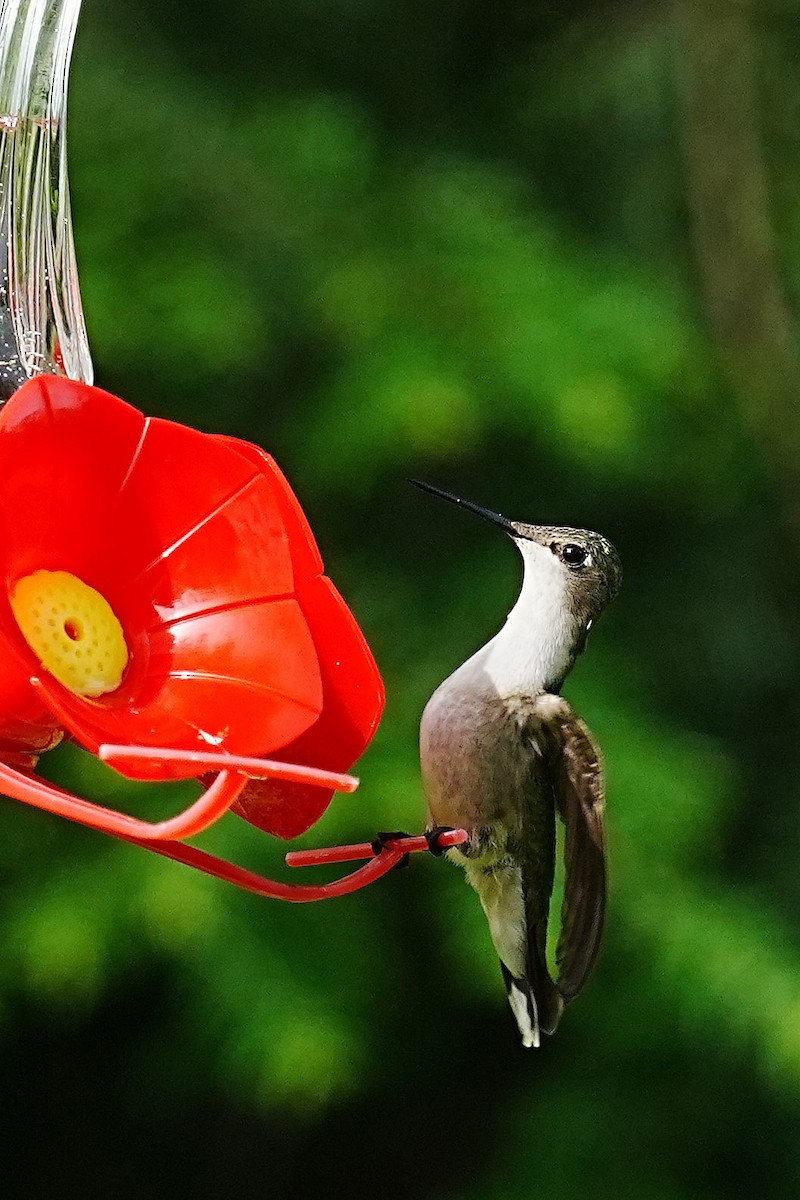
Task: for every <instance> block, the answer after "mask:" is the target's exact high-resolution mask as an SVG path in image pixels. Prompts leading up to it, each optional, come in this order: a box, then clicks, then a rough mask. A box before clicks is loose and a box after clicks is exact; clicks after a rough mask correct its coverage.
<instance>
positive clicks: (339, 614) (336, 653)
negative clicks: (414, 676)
mask: <svg viewBox="0 0 800 1200" xmlns="http://www.w3.org/2000/svg"><path fill="white" fill-rule="evenodd" d="M300 604H301V605H302V608H303V612H304V614H305V617H306V619H307V620H308V623H309V626H310V628H311V633H312V636H313V638H314V642H315V644H316V647H317V653H318V654H319V660H320V666H321V668H322V686H323V708H322V715H321V716H320V718H319V720H318V721H317V722H316V724H314V725H312V726H311V728H310V729H308V730H307V732H306V733H304V734H302V735H301V736H300V737H299V738H297V739H296V740H295V741H294V742H292V743H291V745H288V746H284V747H283V749H282V750H281V752H280V758H282V759H284V760H285V761H286V762H296V763H303V764H305V765H306V766H310V767H324V768H325V769H327V770H331V771H345V770H347V769H348V768H349V767H350V766H351V765H352V764H353V763H354V762H355V760H356V759H357V758H358V757H359V756H360V755H361V754H362V753H363V752H364V750H365V749H366V747H367V745H368V744H369V742H370V741H371V739H372V736H373V734H374V732H375V730H376V729H377V727H378V722H379V721H380V718H381V713H382V712H383V705H384V689H383V683H382V681H381V677H380V675H379V673H378V668H377V666H376V665H375V660H374V659H373V657H372V654H371V652H370V649H369V647H368V645H367V643H366V641H365V640H364V636H363V634H362V633H361V630H360V629H359V627H358V625H357V624H356V621H355V618H354V617H353V615H352V613H351V612H350V610H349V609H348V607H347V605H346V604H345V602H344V600H343V599H342V597H341V596H340V595H339V593H338V592H337V590H336V588H335V587H334V586H333V584H332V583H331V581H330V580H329V579H327V578H326V577H325V576H320V577H318V578H317V579H314V580H311V581H309V583H308V584H306V585H305V586H303V588H302V590H301V593H300ZM332 796H333V793H332V792H329V791H323V790H322V789H321V788H313V787H307V786H304V785H302V784H293V783H278V782H276V781H274V780H251V782H250V783H248V785H247V787H246V788H245V790H244V792H243V793H242V795H241V796H240V798H239V800H238V801H237V802H236V804H235V805H234V811H236V812H238V813H239V814H240V815H241V816H243V817H245V818H246V819H247V820H248V821H250V822H251V823H252V824H253V825H257V826H259V828H261V829H265V830H266V831H267V832H268V833H273V834H275V835H277V836H278V837H282V838H292V837H297V836H299V834H301V833H305V831H306V830H307V829H310V828H311V826H312V825H313V824H314V823H315V822H316V821H318V820H319V818H320V817H321V816H322V814H323V813H324V812H325V810H326V808H327V807H328V805H329V803H330V801H331V798H332Z"/></svg>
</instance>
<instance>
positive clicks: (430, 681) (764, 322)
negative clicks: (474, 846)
mask: <svg viewBox="0 0 800 1200" xmlns="http://www.w3.org/2000/svg"><path fill="white" fill-rule="evenodd" d="M748 10H749V6H748V4H747V3H744V2H742V3H735V2H734V0H730V2H729V3H725V2H722V0H720V2H719V3H716V4H715V3H710V2H709V0H699V2H698V3H696V4H692V3H691V2H690V0H685V2H684V3H682V4H678V5H677V6H673V5H670V4H666V3H665V4H660V3H655V2H653V3H645V2H642V3H625V2H624V0H618V2H616V3H606V4H602V3H597V2H595V3H589V2H588V0H586V2H584V3H581V2H580V0H568V2H567V0H565V2H564V3H560V4H544V3H536V2H534V0H531V2H530V3H527V4H525V3H520V2H519V0H499V2H497V3H489V2H488V0H336V2H333V0H330V2H327V3H326V2H324V0H294V2H293V3H288V2H287V0H267V2H266V3H255V2H254V0H225V3H220V4H219V5H215V4H212V3H210V2H209V0H197V2H196V3H192V4H188V3H164V2H163V0H161V2H156V0H124V2H123V0H103V2H101V0H86V4H85V10H84V13H83V16H82V18H81V26H80V29H79V34H78V40H77V45H76V52H75V61H74V71H73V80H72V103H71V110H70V147H71V149H70V156H71V179H72V196H73V206H74V214H75V227H76V238H77V244H78V258H79V263H80V268H81V279H82V287H83V295H84V304H85V309H86V316H87V323H88V327H89V333H90V341H91V345H92V351H93V355H94V360H95V366H96V378H97V382H98V383H99V384H100V385H102V386H104V387H106V388H108V389H110V390H112V391H115V392H117V393H118V394H119V395H121V396H123V397H125V398H126V399H127V400H129V401H131V402H132V403H134V404H136V405H137V406H139V407H140V408H142V409H144V410H146V411H147V412H149V413H154V414H160V415H163V416H167V417H171V418H175V419H178V420H183V421H187V422H189V423H191V424H194V425H196V426H199V427H200V428H202V429H208V430H214V431H221V432H225V433H231V434H236V435H239V436H242V437H245V438H248V439H250V440H252V441H255V442H258V443H260V444H261V445H263V446H265V447H267V448H268V449H269V450H270V451H271V452H272V453H274V455H275V456H276V458H277V459H278V461H279V462H280V464H281V465H282V467H283V469H284V470H285V471H286V473H287V474H288V476H289V477H290V479H291V480H292V482H293V484H294V486H295V488H296V490H297V492H298V494H299V496H300V497H301V499H302V502H303V503H304V505H305V507H306V510H307V512H308V513H309V516H310V518H311V520H312V524H313V526H314V529H315V531H316V533H317V535H318V538H319V541H320V544H321V547H322V550H323V553H324V555H325V558H326V563H327V566H328V570H329V572H330V574H331V575H332V577H333V578H334V580H335V581H336V582H337V584H338V585H339V587H340V588H341V590H342V591H343V592H344V594H345V595H346V597H347V598H348V600H349V602H350V604H351V606H352V607H353V609H354V611H355V612H356V614H357V616H358V618H359V620H360V621H361V623H362V625H363V627H364V629H365V631H366V632H367V635H368V637H369V639H370V642H371V644H372V646H373V648H374V651H375V654H376V656H377V659H378V661H379V663H380V665H381V668H382V670H383V672H384V675H385V679H386V683H387V690H388V705H387V711H386V716H385V719H384V722H383V724H382V726H381V729H380V731H379V733H378V736H377V737H376V739H375V742H374V745H373V747H372V749H371V750H370V751H369V753H368V755H367V756H366V757H365V758H364V760H363V762H362V763H361V765H360V768H359V772H360V774H361V777H362V780H363V782H362V787H361V790H360V791H359V792H358V793H357V794H356V796H355V797H352V798H346V797H342V798H340V799H339V800H338V801H337V802H336V803H335V804H334V806H333V808H332V809H331V811H330V812H329V814H328V815H327V816H326V817H325V818H324V820H323V821H322V822H321V823H320V824H319V825H318V826H317V827H316V828H315V829H314V830H312V832H311V833H310V834H309V835H308V836H307V837H306V838H305V839H304V843H305V844H309V845H319V844H330V843H335V842H337V841H339V840H342V839H344V840H349V839H352V838H356V839H359V838H361V837H364V836H371V834H372V833H373V832H374V831H375V830H377V829H380V828H396V827H406V828H411V829H416V828H419V827H420V826H421V823H422V820H423V803H422V798H421V792H420V786H419V782H418V768H417V760H416V728H417V723H418V719H419V714H420V712H421V709H422V707H423V705H424V703H425V700H426V699H427V697H428V695H429V694H430V692H431V691H432V690H433V688H434V687H435V685H436V684H437V683H438V682H439V681H440V680H441V679H442V678H443V677H444V676H445V675H446V674H448V673H449V672H450V671H451V670H452V669H453V668H454V667H455V666H456V665H457V664H458V663H459V662H461V661H462V660H463V659H464V658H465V657H466V656H467V655H468V654H469V653H471V652H472V651H473V650H474V649H475V648H476V647H477V646H478V645H479V644H481V642H483V641H485V640H486V639H487V638H488V637H489V636H491V635H492V634H493V633H494V632H495V631H496V629H497V628H498V626H499V624H500V623H501V622H502V619H503V617H504V615H505V613H506V612H507V611H508V609H509V607H510V605H511V603H512V602H513V599H514V596H515V588H516V587H517V584H518V580H519V566H518V563H517V561H516V560H515V555H514V551H513V549H512V547H511V546H510V545H509V544H508V542H507V541H506V540H505V539H503V538H502V537H501V536H500V535H499V534H498V533H497V531H494V530H492V529H491V528H490V527H489V526H486V525H484V524H482V523H481V522H479V521H471V520H470V519H469V518H468V517H467V516H466V515H465V514H462V513H458V512H456V511H455V510H454V509H451V508H449V507H447V506H445V505H443V504H438V503H437V502H436V501H434V500H433V499H432V498H430V497H427V496H424V495H422V494H421V493H418V492H415V491H414V490H413V489H412V488H410V487H409V486H408V485H407V483H406V479H407V477H408V476H419V477H422V478H424V479H429V480H430V481H432V482H434V483H437V484H439V485H440V486H444V487H447V488H450V489H451V490H453V491H456V492H458V493H460V494H462V495H465V496H466V497H468V498H470V499H473V500H476V501H478V502H481V503H484V504H487V505H489V506H490V507H493V508H496V509H499V510H501V511H502V512H504V513H506V514H507V515H508V516H510V517H513V518H516V519H519V520H527V521H535V522H542V523H558V524H575V525H587V526H589V527H591V528H595V529H598V530H600V531H601V532H603V533H604V534H606V535H607V536H609V537H610V538H611V539H612V540H613V541H614V543H615V544H616V545H617V547H618V549H619V551H620V553H621V556H622V559H623V562H624V566H625V572H626V574H625V581H624V586H623V591H622V593H621V595H620V597H619V599H618V601H617V602H616V604H615V605H614V607H613V608H612V610H611V611H610V612H609V614H608V615H607V616H606V617H605V618H604V620H603V621H602V623H601V624H600V626H599V628H598V629H597V630H596V632H595V633H594V634H593V637H592V643H591V645H590V648H589V653H588V655H587V656H586V658H585V659H583V660H581V662H580V664H579V666H578V668H577V669H576V671H575V674H574V678H571V679H570V680H569V681H568V684H567V687H566V689H565V690H566V694H567V695H568V697H569V698H570V699H571V700H572V701H573V702H574V703H575V704H576V705H577V706H578V707H579V709H580V711H581V712H582V713H583V714H584V715H585V717H586V718H587V720H588V721H589V723H590V725H591V727H592V728H593V730H594V731H595V733H596V734H597V736H598V738H599V739H600V741H601V744H602V746H603V747H604V751H605V756H606V760H607V769H608V780H609V820H610V827H611V867H612V893H611V908H610V919H609V926H608V934H607V939H606V944H605V951H604V954H603V956H602V959H601V962H600V965H599V968H598V970H597V972H596V975H595V977H594V978H593V980H592V982H591V984H590V986H589V987H588V988H587V990H586V992H585V993H584V995H583V996H582V997H581V999H580V1000H579V1001H578V1002H577V1003H576V1004H575V1005H574V1008H572V1009H571V1010H570V1011H569V1012H568V1014H567V1016H566V1019H565V1020H564V1023H563V1026H562V1028H561V1029H560V1030H559V1032H558V1035H557V1036H556V1037H555V1038H554V1039H552V1040H548V1041H547V1042H546V1043H545V1045H544V1047H543V1049H541V1050H540V1051H539V1052H537V1053H533V1052H524V1051H523V1050H522V1049H521V1048H520V1047H519V1046H518V1043H517V1038H516V1032H515V1029H514V1026H513V1021H512V1018H511V1015H510V1013H509V1012H508V1011H507V1007H506V1002H505V999H504V996H503V988H502V984H501V981H500V978H499V972H498V970H497V965H496V961H495V957H494V954H493V952H492V950H491V947H490V944H489V940H488V936H487V933H486V930H485V928H484V926H483V922H482V918H481V916H480V912H479V909H478V905H477V902H476V900H475V897H474V896H473V895H471V894H470V893H469V892H468V891H467V889H466V888H465V886H464V884H463V882H462V880H461V878H460V876H459V875H458V874H457V873H456V872H455V871H454V870H452V869H450V868H448V867H447V866H446V865H443V864H441V863H437V862H434V861H432V860H427V861H424V860H417V861H415V862H414V864H413V867H412V869H411V870H410V871H408V872H404V873H396V874H394V875H392V876H390V877H389V878H388V879H386V880H384V881H383V882H382V883H380V884H378V885H376V886H375V887H374V888H373V889H371V890H368V891H365V892H363V893H361V894H359V895H357V896H354V897H351V898H349V899H346V900H340V901H336V902H332V903H330V904H324V905H309V906H299V907H294V906H288V905H281V904H278V903H273V902H270V901H265V900H257V899H255V898H254V897H252V896H249V895H246V894H244V893H239V892H237V891H235V890H234V889H233V888H230V887H226V886H225V885H223V884H220V883H217V882H215V881H213V880H210V879H207V878H204V877H202V876H200V875H196V874H194V873H192V872H190V871H188V870H186V869H184V868H182V867H180V866H178V865H176V864H172V863H169V862H167V861H164V860H161V859H158V858H156V857H151V856H149V855H147V854H146V853H145V852H143V851H138V850H136V849H134V848H131V847H125V846H122V845H117V844H115V843H113V842H111V841H108V840H104V839H103V838H102V837H101V836H100V835H94V834H92V833H89V832H87V831H85V830H81V829H77V828H73V827H72V826H70V825H68V824H66V823H64V822H60V821H58V820H57V819H55V818H52V817H48V816H45V815H43V814H40V813H36V812H33V811H30V810H26V809H25V808H24V807H23V806H21V805H16V804H13V803H12V802H10V801H9V802H3V803H2V807H1V808H0V1088H1V1089H2V1091H1V1101H0V1103H1V1104H2V1117H1V1118H0V1181H3V1177H5V1180H4V1193H3V1194H4V1195H8V1196H9V1197H11V1196H13V1197H33V1198H35V1200H39V1197H42V1198H43V1197H70V1198H71V1197H73V1196H74V1197H81V1198H84V1197H90V1196H103V1197H108V1198H110V1200H113V1198H116V1197H120V1198H125V1200H127V1198H128V1197H131V1198H132V1197H136V1198H137V1200H145V1198H146V1200H150V1198H151V1197H153V1198H155V1197H159V1198H161V1197H170V1198H173V1197H174V1198H176V1200H182V1198H183V1197H187V1198H188V1197H190V1196H191V1197H193V1198H194V1197H201V1198H205V1197H212V1196H213V1197H232V1196H238V1197H241V1198H242V1200H251V1198H252V1200H255V1198H256V1197H259V1198H260V1197H269V1198H270V1200H284V1198H285V1200H300V1198H305V1197H315V1196H326V1195H332V1196H351V1197H356V1198H362V1197H364V1198H365V1197H368V1196H374V1195H378V1196H379V1197H381V1200H395V1198H398V1200H399V1198H400V1197H403V1198H404V1200H423V1198H425V1200H427V1198H433V1197H436V1198H441V1200H512V1198H516V1197H520V1198H523V1197H525V1198H527V1197H529V1196H536V1197H563V1198H568V1200H572V1198H573V1197H583V1196H588V1197H597V1198H598V1200H603V1198H606V1197H608V1198H609V1200H611V1198H613V1200H722V1198H729V1197H749V1196H751V1195H761V1196H766V1197H769V1198H770V1200H784V1198H786V1200H789V1198H794V1197H796V1196H797V1192H798V1187H799V1186H800V1136H799V1135H800V1122H799V1121H798V1111H799V1106H800V935H799V934H798V909H800V884H799V883H798V870H797V861H798V852H799V851H800V835H799V833H798V828H799V826H800V813H799V812H798V785H797V775H798V761H797V760H798V744H799V743H800V692H798V686H797V680H798V665H799V664H798V636H797V614H798V592H800V587H799V586H798V580H799V578H800V573H799V571H798V568H800V519H798V513H800V415H799V414H800V389H798V388H797V386H796V385H797V381H798V378H800V374H798V372H797V363H796V347H795V343H794V338H795V332H796V331H795V327H794V319H793V315H792V313H793V308H794V304H795V302H796V300H797V290H798V286H799V285H800V236H799V235H800V188H799V187H798V184H800V82H798V74H797V67H796V63H797V59H798V49H799V48H800V25H799V24H798V17H800V7H799V6H798V4H797V3H796V0H772V3H770V4H768V5H760V6H758V9H757V17H756V16H751V19H750V20H748ZM795 450H798V453H795ZM45 768H46V770H47V772H48V773H50V774H51V775H53V776H55V777H58V778H59V779H61V780H66V781H67V782H68V783H69V784H70V785H71V786H73V787H76V788H78V789H80V790H83V791H85V792H88V793H90V794H92V795H96V796H103V797H105V798H108V799H109V800H111V801H114V802H116V803H118V804H120V805H123V806H128V807H130V808H131V809H133V810H135V811H137V812H142V813H146V812H152V811H156V810H159V811H161V810H166V808H168V807H170V806H173V807H174V805H175V803H176V797H175V796H174V795H170V796H168V797H166V798H165V797H163V796H159V797H158V798H157V799H156V800H154V799H153V797H152V793H151V792H147V793H145V794H143V792H142V791H141V790H140V789H135V788H133V787H125V786H121V785H120V783H119V780H118V778H117V777H115V776H112V775H111V774H110V773H107V772H104V771H102V772H101V770H100V768H99V767H97V766H96V765H95V764H92V763H91V762H90V761H87V758H86V757H85V756H82V755H81V754H80V753H79V752H78V751H75V750H72V751H70V750H63V751H59V752H55V753H54V754H53V755H52V756H51V758H50V759H49V760H48V762H47V763H46V764H45ZM159 806H160V808H159ZM203 842H204V844H206V845H208V846H210V847H213V848H214V849H218V850H222V851H223V852H225V853H230V854H233V855H236V856H238V858H239V859H240V861H243V862H245V863H246V864H248V865H251V866H253V867H256V868H262V869H264V870H266V871H268V872H273V873H275V874H277V873H279V872H281V871H283V870H284V869H283V867H282V864H281V856H282V854H283V852H284V850H285V847H284V846H282V845H279V844H277V843H276V842H274V841H271V840H270V839H269V838H267V837H266V836H261V835H259V834H258V833H257V832H256V831H255V830H252V829H251V828H250V827H248V826H247V825H245V824H244V823H243V822H240V821H237V820H236V819H235V818H233V817H231V818H228V819H227V820H226V821H225V822H224V823H223V827H222V828H220V829H218V830H215V831H212V832H211V833H210V834H208V835H206V836H205V838H204V839H203ZM284 873H285V872H284Z"/></svg>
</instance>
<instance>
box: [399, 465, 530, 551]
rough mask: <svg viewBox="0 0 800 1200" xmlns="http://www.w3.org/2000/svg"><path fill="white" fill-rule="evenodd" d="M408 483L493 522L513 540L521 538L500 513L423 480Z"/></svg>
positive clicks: (513, 526) (412, 480) (517, 531)
mask: <svg viewBox="0 0 800 1200" xmlns="http://www.w3.org/2000/svg"><path fill="white" fill-rule="evenodd" d="M408 482H409V483H413V485H414V487H418V488H422V490H423V492H430V493H431V495H432V496H441V498H442V499H443V500H449V501H450V503H451V504H457V505H458V506H459V507H460V508H467V509H469V511H470V512H474V513H477V514H478V516H479V517H483V519H484V520H485V521H491V523H492V524H493V525H498V526H499V527H500V528H501V529H504V530H505V531H506V533H507V534H509V535H510V536H511V537H513V538H518V537H519V536H520V533H519V530H518V529H517V527H516V526H515V525H514V524H513V522H512V521H509V520H507V519H506V517H501V516H500V513H496V512H492V511H491V509H489V508H481V506H480V504H473V503H472V501H471V500H462V499H461V498H460V496H454V495H453V493H452V492H444V491H442V489H441V488H437V487H434V486H433V485H432V484H430V483H423V482H422V480H421V479H409V481H408Z"/></svg>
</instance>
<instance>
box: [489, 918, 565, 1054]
mask: <svg viewBox="0 0 800 1200" xmlns="http://www.w3.org/2000/svg"><path fill="white" fill-rule="evenodd" d="M500 970H501V971H502V972H503V979H504V980H505V985H506V992H507V993H508V1002H509V1004H510V1005H511V1011H512V1012H513V1014H514V1016H515V1018H516V1021H517V1025H518V1026H519V1032H520V1034H521V1036H522V1044H523V1046H537V1047H538V1046H539V1043H540V1034H541V1033H555V1031H556V1029H557V1027H558V1022H559V1021H560V1020H561V1014H562V1012H563V1011H564V1001H563V1000H562V998H561V996H560V995H559V993H558V991H557V990H556V987H555V984H554V983H553V981H552V979H551V978H550V972H549V971H548V969H547V962H546V961H545V957H544V953H543V952H542V951H541V950H540V948H539V944H538V939H536V938H535V937H533V938H531V946H530V950H529V955H528V962H527V973H526V974H525V975H523V976H520V977H517V976H515V975H512V973H511V971H509V969H508V967H507V966H506V965H505V963H504V962H503V960H502V959H501V960H500Z"/></svg>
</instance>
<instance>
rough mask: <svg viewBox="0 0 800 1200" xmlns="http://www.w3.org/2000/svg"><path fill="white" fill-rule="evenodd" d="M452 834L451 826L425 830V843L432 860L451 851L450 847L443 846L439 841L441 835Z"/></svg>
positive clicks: (439, 826)
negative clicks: (432, 857)
mask: <svg viewBox="0 0 800 1200" xmlns="http://www.w3.org/2000/svg"><path fill="white" fill-rule="evenodd" d="M452 832H453V826H452V825H436V826H435V827H434V828H433V829H426V830H425V841H426V842H427V843H428V849H429V850H430V852H431V854H432V855H433V856H434V858H441V857H442V855H443V854H446V853H447V851H448V850H450V849H451V847H450V846H443V845H442V844H441V841H440V839H441V836H442V834H443V833H452ZM459 849H460V847H459Z"/></svg>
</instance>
